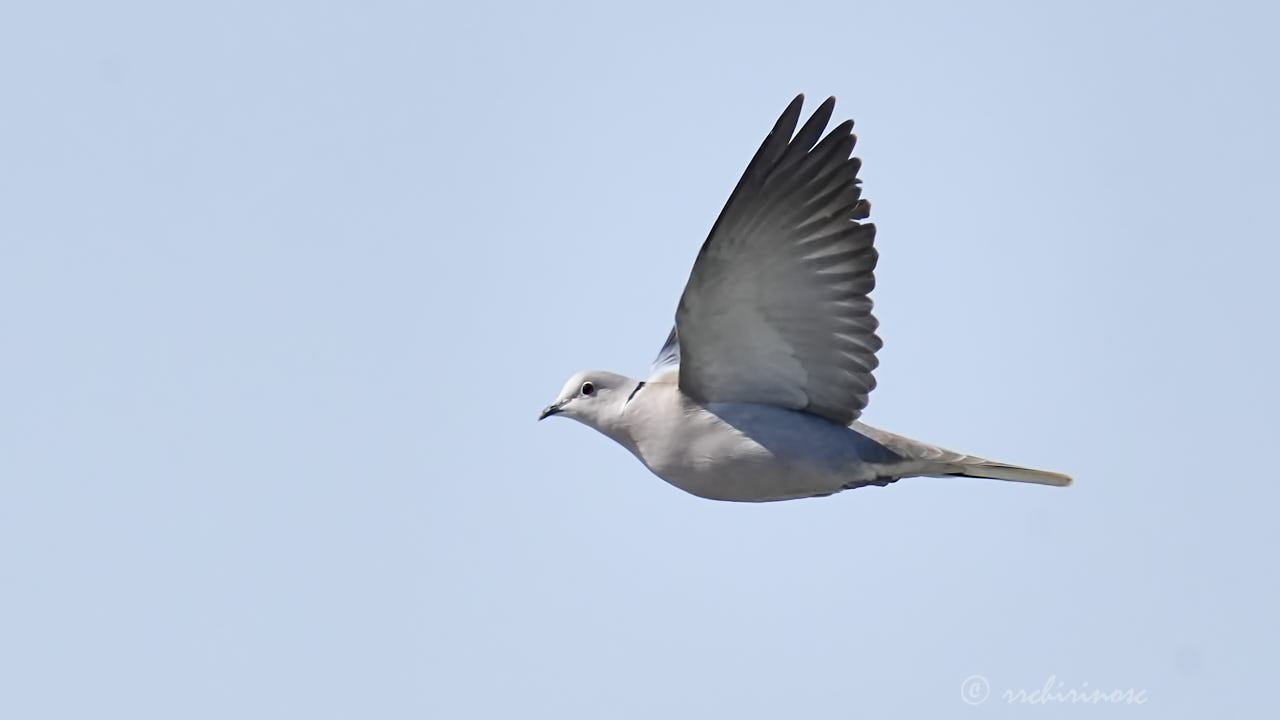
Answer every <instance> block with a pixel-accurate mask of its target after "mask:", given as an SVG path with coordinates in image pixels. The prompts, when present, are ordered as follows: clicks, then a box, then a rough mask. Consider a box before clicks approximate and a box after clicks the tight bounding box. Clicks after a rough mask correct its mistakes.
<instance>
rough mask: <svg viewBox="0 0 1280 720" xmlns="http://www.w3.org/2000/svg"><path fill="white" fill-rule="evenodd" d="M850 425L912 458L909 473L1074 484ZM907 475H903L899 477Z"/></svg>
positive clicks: (1055, 476)
mask: <svg viewBox="0 0 1280 720" xmlns="http://www.w3.org/2000/svg"><path fill="white" fill-rule="evenodd" d="M849 427H850V429H852V430H856V431H857V432H859V433H861V434H862V435H865V436H866V437H869V438H871V439H872V440H875V441H876V442H877V443H879V444H881V445H883V446H884V447H886V448H888V449H890V450H892V451H893V452H894V453H895V454H896V455H898V456H899V457H901V458H903V459H904V460H906V461H908V463H909V464H910V465H911V466H912V471H911V472H910V473H908V474H910V475H929V476H933V477H942V476H948V475H956V476H960V477H974V478H991V479H994V480H1012V481H1013V482H1024V483H1036V484H1038V485H1054V486H1056V487H1066V486H1068V485H1070V484H1071V478H1070V477H1068V476H1066V475H1063V474H1062V473H1056V472H1049V471H1048V470H1035V469H1032V468H1029V467H1022V466H1021V465H1010V464H1008V463H1002V462H992V461H990V460H987V459H985V458H980V457H975V456H973V455H966V454H964V453H958V452H955V451H953V450H947V449H945V448H940V447H937V446H935V445H930V444H928V443H923V442H920V441H919V440H912V439H911V438H908V437H903V436H902V435H894V434H893V433H891V432H887V431H885V430H881V429H879V428H874V427H871V426H870V425H867V424H865V423H861V422H856V421H855V422H854V423H852V424H851V425H850V426H849ZM904 476H905V475H899V476H898V477H904Z"/></svg>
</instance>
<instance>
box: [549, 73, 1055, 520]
mask: <svg viewBox="0 0 1280 720" xmlns="http://www.w3.org/2000/svg"><path fill="white" fill-rule="evenodd" d="M803 100H804V96H803V95H801V96H797V97H796V98H795V100H793V101H792V102H791V104H790V105H789V106H788V107H787V109H786V110H785V111H784V112H783V113H782V116H781V117H780V118H778V121H777V123H776V124H775V125H774V127H773V130H772V131H771V132H770V133H769V135H768V137H766V138H765V140H764V142H763V143H762V144H761V146H760V149H759V150H758V151H757V152H756V155H755V157H754V158H753V159H752V160H751V163H750V164H749V165H748V166H747V169H746V171H745V172H744V173H743V176H742V179H741V180H740V181H739V182H738V185H737V187H736V188H735V189H734V191H733V193H732V194H731V195H730V197H729V200H728V202H727V203H726V204H725V207H724V210H722V211H721V213H720V217H719V219H718V220H717V221H716V223H715V225H714V226H713V227H712V229H711V233H710V235H709V236H708V237H707V240H706V242H705V243H703V245H702V249H701V251H700V252H699V253H698V258H697V260H696V261H695V263H694V267H693V272H692V273H691V274H690V277H689V282H688V284H687V285H686V286H685V290H684V293H683V295H682V296H681V298H680V303H679V305H678V307H677V310H676V322H675V327H674V328H673V329H672V331H671V334H670V335H669V336H668V338H667V341H666V343H665V344H664V345H663V347H662V349H661V351H660V352H659V353H658V357H657V359H656V360H655V361H654V365H653V370H652V374H651V376H650V378H649V379H648V380H647V381H643V382H642V381H637V380H633V379H631V378H627V377H625V376H622V375H617V374H615V373H609V372H603V371H587V372H582V373H578V374H577V375H575V376H574V377H573V378H570V380H569V382H568V383H567V384H566V385H565V387H564V389H563V390H562V391H561V394H560V396H559V398H558V399H557V400H556V402H555V403H552V404H551V405H550V406H548V407H547V409H546V410H544V411H543V413H542V416H541V417H543V418H545V417H547V416H549V415H555V414H561V415H566V416H568V417H571V418H574V419H576V420H579V421H580V422H583V423H585V424H587V425H589V426H591V427H594V428H596V429H597V430H599V431H600V432H602V433H604V434H605V435H607V436H609V437H611V438H613V439H614V440H616V441H618V442H619V443H621V444H622V445H623V446H624V447H626V448H627V449H628V450H630V451H631V452H632V453H633V454H635V455H636V457H638V458H639V459H640V460H641V461H642V462H643V463H644V464H645V465H646V466H647V467H648V468H649V469H650V470H652V471H653V472H654V473H655V474H657V475H658V476H659V477H661V478H663V479H665V480H667V481H668V482H670V483H671V484H673V485H675V486H676V487H679V488H681V489H683V490H686V491H688V492H691V493H693V494H695V495H699V496H702V497H707V498H712V499H717V500H739V501H767V500H787V499H792V498H800V497H814V496H822V495H830V494H831V493H834V492H839V491H840V490H846V489H850V488H854V487H860V486H863V485H884V484H887V483H890V482H893V481H895V480H897V479H899V478H902V477H908V476H917V475H935V476H937V475H963V476H969V477H986V478H996V479H1003V480H1015V481H1020V482H1032V483H1040V484H1046V485H1060V486H1062V485H1069V484H1070V483H1071V479H1070V478H1069V477H1067V476H1065V475H1061V474H1058V473H1051V472H1046V471H1041V470H1032V469H1030V468H1024V467H1019V466H1016V465H1007V464H1004V463H995V462H991V461H988V460H983V459H982V458H977V457H973V456H969V455H964V454H961V453H956V452H952V451H950V450H944V449H942V448H937V447H934V446H932V445H928V444H925V443H922V442H919V441H917V440H912V439H910V438H906V437H902V436H899V435H894V434H892V433H888V432H885V431H883V430H879V429H876V428H873V427H870V426H868V425H865V424H863V423H861V422H858V417H859V416H860V415H861V413H862V410H863V409H864V408H865V407H866V405H867V398H868V395H869V394H870V392H871V390H872V389H873V388H874V387H875V378H874V376H873V374H872V373H873V371H874V370H875V368H876V365H877V360H876V351H878V350H879V349H880V347H881V341H880V338H879V337H878V336H877V335H876V332H875V331H876V327H877V322H876V319H875V316H874V315H872V313H871V309H872V302H871V298H870V297H868V293H869V292H870V291H871V290H872V288H874V287H875V276H874V271H875V265H876V260H877V257H878V255H877V252H876V249H875V247H874V245H873V243H874V240H875V226H874V225H872V224H870V223H863V222H860V221H861V220H863V219H865V218H866V217H867V216H868V215H869V213H870V204H869V203H868V202H867V201H866V200H865V199H863V198H862V188H861V181H860V180H859V179H858V177H857V174H858V170H859V168H860V167H861V162H860V161H859V160H858V159H857V158H854V157H851V153H852V151H853V147H854V143H855V142H856V138H855V136H854V135H853V132H852V129H853V121H852V120H847V121H845V122H843V123H841V124H839V125H837V126H836V127H835V128H834V129H832V130H831V132H829V133H827V134H826V135H825V136H823V131H824V130H825V128H826V126H827V124H828V122H829V121H830V119H831V115H832V112H833V110H834V108H835V98H828V99H827V100H826V102H824V103H822V105H821V106H819V107H818V109H817V110H816V111H815V112H814V113H813V115H812V116H811V117H810V118H809V120H808V121H807V122H805V124H804V125H803V126H802V127H801V128H800V130H799V131H798V132H797V131H796V125H797V124H798V123H799V119H800V109H801V106H802V104H803Z"/></svg>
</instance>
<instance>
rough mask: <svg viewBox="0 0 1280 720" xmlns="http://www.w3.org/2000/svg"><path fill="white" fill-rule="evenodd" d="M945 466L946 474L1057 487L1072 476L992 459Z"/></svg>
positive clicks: (1063, 485)
mask: <svg viewBox="0 0 1280 720" xmlns="http://www.w3.org/2000/svg"><path fill="white" fill-rule="evenodd" d="M975 460H976V458H975ZM944 467H945V470H944V474H946V475H959V476H960V477H973V478H991V479H994V480H1012V481H1014V482H1025V483H1036V484H1038V485H1054V486H1057V487H1066V486H1068V485H1070V484H1071V477H1070V476H1068V475H1063V474H1062V473H1056V472H1050V471H1048V470H1035V469H1033V468H1029V467H1022V466H1020V465H1006V464H1005V463H998V462H991V461H990V460H981V461H976V462H967V463H956V464H953V465H948V466H944Z"/></svg>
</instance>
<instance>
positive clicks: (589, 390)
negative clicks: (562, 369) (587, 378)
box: [582, 382, 596, 395]
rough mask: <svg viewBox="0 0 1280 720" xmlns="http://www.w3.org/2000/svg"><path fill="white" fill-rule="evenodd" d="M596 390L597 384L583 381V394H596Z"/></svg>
mask: <svg viewBox="0 0 1280 720" xmlns="http://www.w3.org/2000/svg"><path fill="white" fill-rule="evenodd" d="M595 392H596V386H595V385H592V384H591V383H589V382H584V383H582V394H583V395H594V394H595Z"/></svg>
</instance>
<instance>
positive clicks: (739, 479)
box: [636, 406, 859, 502]
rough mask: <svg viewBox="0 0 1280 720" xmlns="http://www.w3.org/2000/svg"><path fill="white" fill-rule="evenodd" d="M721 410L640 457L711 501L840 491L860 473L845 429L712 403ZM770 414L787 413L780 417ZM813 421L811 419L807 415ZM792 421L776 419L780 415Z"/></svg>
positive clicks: (647, 446) (647, 447)
mask: <svg viewBox="0 0 1280 720" xmlns="http://www.w3.org/2000/svg"><path fill="white" fill-rule="evenodd" d="M712 407H713V409H715V410H717V413H716V414H706V415H697V416H694V417H692V418H690V419H689V422H691V423H694V424H693V425H692V426H691V425H690V424H689V423H685V424H683V425H682V426H681V427H679V428H672V429H671V431H670V432H667V433H664V434H663V436H662V437H654V438H650V442H647V443H646V442H642V443H640V445H639V447H638V448H637V453H636V454H637V455H638V456H639V457H640V459H641V460H642V461H643V462H644V463H645V465H647V466H648V467H649V469H650V470H652V471H653V472H654V474H656V475H657V476H658V477H661V478H662V479H663V480H666V481H667V482H669V483H671V484H672V485H674V486H676V487H678V488H680V489H681V490H684V491H686V492H689V493H692V494H694V495H698V496H700V497H704V498H709V499H712V500H731V501H738V502H767V501H772V500H791V499H795V498H803V497H814V496H820V495H829V494H831V493H834V492H839V491H840V490H841V489H843V488H844V487H845V485H846V484H847V483H848V482H849V481H850V479H851V477H852V475H851V473H856V469H857V465H858V464H859V463H858V458H857V456H856V453H854V452H853V451H852V450H851V449H850V448H848V447H846V445H847V442H848V440H847V437H846V433H847V432H848V431H847V430H846V429H845V428H841V427H839V426H837V425H834V424H832V423H829V422H827V421H825V420H822V419H821V418H812V420H813V422H812V423H809V422H808V421H806V420H803V419H802V420H801V421H800V423H799V424H798V425H797V424H794V421H795V418H794V417H791V416H793V415H801V414H800V413H794V412H793V411H790V410H783V409H780V408H768V407H761V406H758V407H753V408H747V412H742V408H741V407H733V408H728V409H727V411H726V408H723V407H716V406H712ZM770 413H786V414H788V417H786V418H773V417H770V416H769V414H770ZM804 417H805V418H811V417H812V416H804ZM779 419H782V420H786V421H787V422H774V421H775V420H779Z"/></svg>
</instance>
